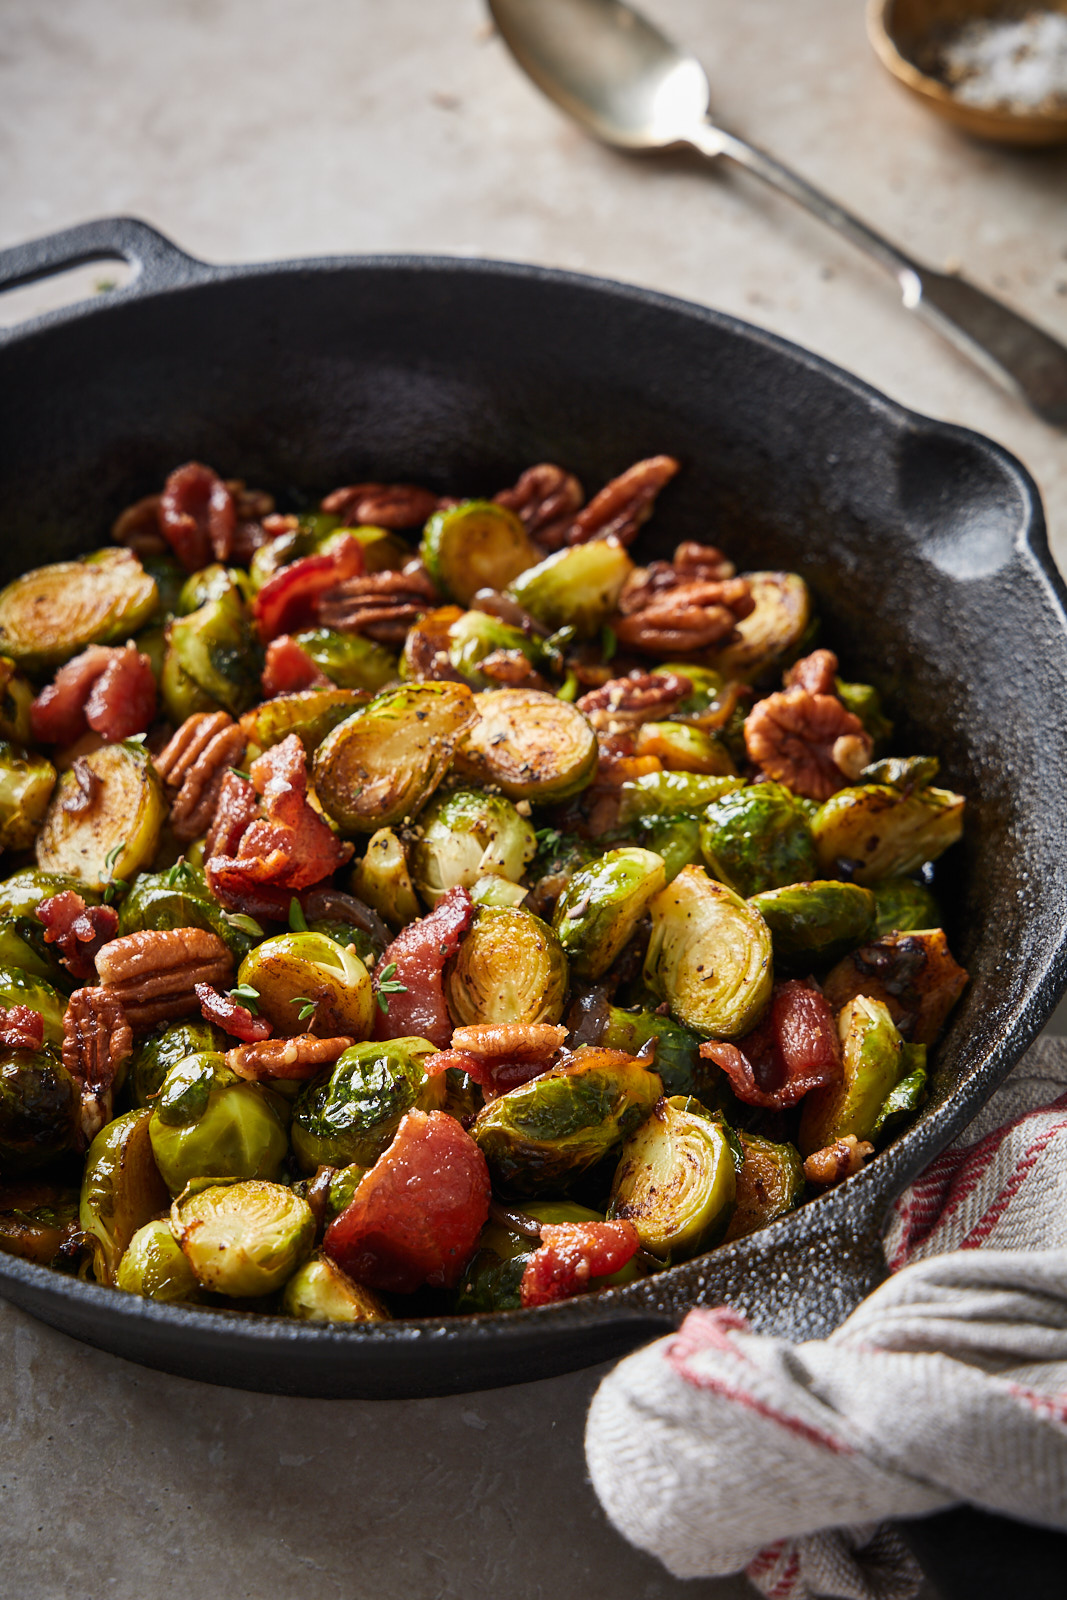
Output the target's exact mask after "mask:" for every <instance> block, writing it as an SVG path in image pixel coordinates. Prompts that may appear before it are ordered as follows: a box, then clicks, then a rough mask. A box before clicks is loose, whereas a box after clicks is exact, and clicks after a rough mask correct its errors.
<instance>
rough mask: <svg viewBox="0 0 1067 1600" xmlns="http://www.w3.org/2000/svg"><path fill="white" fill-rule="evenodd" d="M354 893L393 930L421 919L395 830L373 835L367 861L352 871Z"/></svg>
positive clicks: (362, 861) (369, 841) (402, 849)
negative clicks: (417, 918)
mask: <svg viewBox="0 0 1067 1600" xmlns="http://www.w3.org/2000/svg"><path fill="white" fill-rule="evenodd" d="M352 893H353V894H354V895H358V897H359V898H360V900H362V901H363V902H364V904H365V905H368V906H370V907H371V908H372V910H374V911H376V912H377V913H378V915H379V916H380V917H382V918H384V920H385V921H386V922H388V924H389V926H390V927H391V928H402V927H404V926H405V924H406V923H408V922H413V921H414V919H415V918H416V917H417V916H418V914H419V910H420V907H419V902H418V899H417V898H416V895H415V885H414V884H413V883H412V881H411V875H410V873H409V872H408V862H407V856H406V855H405V853H404V846H403V845H402V844H401V843H400V840H399V839H398V838H397V836H396V834H395V833H394V832H393V830H392V828H379V829H378V831H377V833H372V834H371V836H370V839H369V840H368V842H367V849H366V853H365V855H364V856H363V859H362V860H361V861H357V862H356V864H355V866H354V867H353V869H352Z"/></svg>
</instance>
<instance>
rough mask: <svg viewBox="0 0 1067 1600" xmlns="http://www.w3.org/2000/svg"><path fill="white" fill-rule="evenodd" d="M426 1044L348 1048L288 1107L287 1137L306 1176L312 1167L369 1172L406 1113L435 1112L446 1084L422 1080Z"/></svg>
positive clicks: (429, 1049)
mask: <svg viewBox="0 0 1067 1600" xmlns="http://www.w3.org/2000/svg"><path fill="white" fill-rule="evenodd" d="M435 1050H436V1046H434V1045H432V1044H431V1043H430V1041H429V1040H428V1039H417V1038H403V1039H389V1040H386V1041H385V1042H383V1043H380V1044H379V1043H376V1042H373V1041H371V1042H369V1043H367V1044H357V1045H353V1046H352V1048H351V1049H350V1050H346V1051H345V1053H344V1055H343V1056H341V1057H340V1059H339V1060H338V1062H337V1064H336V1065H335V1066H334V1067H333V1068H332V1069H331V1070H330V1072H329V1073H327V1074H326V1075H325V1076H324V1077H321V1078H315V1079H313V1080H312V1082H311V1083H309V1084H308V1085H307V1086H306V1087H305V1088H304V1089H303V1090H302V1091H301V1094H300V1098H299V1099H298V1100H297V1102H296V1105H295V1106H294V1107H293V1122H292V1128H291V1130H290V1137H291V1139H292V1144H293V1153H294V1154H295V1156H296V1159H297V1160H298V1161H299V1163H300V1165H301V1167H302V1168H303V1169H304V1171H305V1172H314V1171H315V1170H316V1168H317V1167H321V1166H331V1167H340V1166H347V1165H349V1164H350V1163H352V1162H355V1163H357V1164H358V1165H359V1166H361V1167H372V1166H373V1165H374V1163H375V1162H376V1161H377V1159H378V1157H379V1156H380V1155H381V1154H382V1152H383V1151H384V1150H386V1149H387V1148H388V1146H389V1144H390V1143H391V1141H392V1138H393V1135H394V1134H395V1133H396V1130H397V1128H398V1127H399V1126H400V1119H401V1117H402V1116H403V1115H404V1113H405V1112H407V1111H410V1110H411V1109H412V1108H413V1107H417V1108H418V1110H420V1111H433V1110H436V1109H437V1108H438V1107H439V1106H440V1105H441V1103H442V1102H443V1100H444V1094H445V1085H444V1082H443V1080H442V1079H441V1078H440V1077H439V1076H438V1077H435V1078H427V1076H426V1072H425V1062H426V1058H427V1057H428V1056H431V1055H433V1054H434V1053H435Z"/></svg>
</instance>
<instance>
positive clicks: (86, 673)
mask: <svg viewBox="0 0 1067 1600" xmlns="http://www.w3.org/2000/svg"><path fill="white" fill-rule="evenodd" d="M110 659H111V651H110V650H109V649H108V648H107V646H106V645H102V644H91V645H90V646H89V648H88V650H83V651H82V653H81V655H78V656H75V657H74V659H73V660H72V661H68V662H67V664H66V666H63V667H60V669H59V671H58V672H57V673H56V675H55V678H54V679H53V680H52V682H51V683H50V684H49V685H48V687H47V689H42V690H41V692H40V694H39V695H38V696H37V698H36V700H35V701H34V702H33V704H32V705H31V707H30V726H31V728H32V730H33V737H34V738H35V739H36V740H37V741H38V742H39V743H41V744H73V743H74V741H75V739H80V738H81V736H82V734H83V733H84V732H85V731H86V729H87V727H88V723H87V722H86V720H85V703H86V701H87V700H88V698H89V694H90V692H91V690H92V687H93V684H94V683H95V682H96V680H97V678H99V677H100V675H101V673H102V672H103V670H104V668H105V667H106V666H107V664H108V662H109V661H110Z"/></svg>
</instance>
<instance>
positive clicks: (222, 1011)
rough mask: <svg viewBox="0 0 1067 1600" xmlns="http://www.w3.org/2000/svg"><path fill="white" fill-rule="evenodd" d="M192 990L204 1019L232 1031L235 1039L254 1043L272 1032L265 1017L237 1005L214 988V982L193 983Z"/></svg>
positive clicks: (228, 1031)
mask: <svg viewBox="0 0 1067 1600" xmlns="http://www.w3.org/2000/svg"><path fill="white" fill-rule="evenodd" d="M194 992H195V994H196V998H197V999H198V1000H199V1002H200V1015H201V1016H202V1017H203V1019H204V1021H205V1022H214V1023H215V1025H216V1026H217V1027H219V1028H222V1029H224V1030H225V1032H226V1033H232V1034H233V1036H234V1038H235V1039H241V1040H242V1041H243V1042H244V1043H245V1044H255V1043H257V1042H258V1041H259V1040H260V1039H269V1038H270V1036H271V1034H272V1033H273V1032H274V1029H273V1027H272V1026H271V1024H270V1023H269V1022H268V1021H267V1019H266V1017H254V1016H253V1015H252V1013H251V1011H249V1009H248V1007H247V1006H242V1005H239V1004H238V1002H237V1001H236V1000H234V999H233V997H232V996H231V995H228V994H223V993H221V991H220V990H218V989H216V988H215V986H214V984H211V983H198V984H196V985H194Z"/></svg>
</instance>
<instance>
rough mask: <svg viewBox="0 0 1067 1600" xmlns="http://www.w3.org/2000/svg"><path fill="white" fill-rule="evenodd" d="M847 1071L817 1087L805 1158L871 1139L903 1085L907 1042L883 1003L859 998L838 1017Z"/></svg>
mask: <svg viewBox="0 0 1067 1600" xmlns="http://www.w3.org/2000/svg"><path fill="white" fill-rule="evenodd" d="M837 1032H838V1036H839V1038H840V1040H841V1059H842V1064H843V1067H844V1073H843V1076H842V1078H841V1081H840V1082H839V1083H834V1084H830V1085H828V1087H827V1088H825V1089H813V1090H812V1091H811V1093H810V1094H809V1095H807V1096H806V1097H805V1100H804V1110H803V1113H802V1115H801V1118H800V1141H799V1143H800V1151H801V1154H802V1155H804V1156H810V1155H812V1154H813V1153H814V1152H815V1151H816V1150H823V1149H825V1148H826V1146H827V1145H831V1144H833V1143H834V1142H835V1141H836V1140H837V1139H844V1138H845V1137H847V1135H848V1134H850V1133H851V1134H854V1135H855V1137H856V1138H857V1139H869V1138H870V1136H871V1133H872V1132H873V1130H874V1126H875V1124H876V1122H877V1121H878V1117H879V1114H880V1113H881V1110H882V1106H883V1104H884V1103H885V1100H886V1098H887V1096H888V1095H889V1093H890V1091H891V1090H892V1089H895V1088H896V1087H897V1084H898V1083H899V1082H900V1079H901V1076H902V1068H903V1067H904V1066H905V1065H908V1064H909V1063H908V1062H907V1059H906V1058H904V1057H903V1056H902V1049H903V1040H902V1039H901V1037H900V1034H899V1033H898V1032H897V1030H896V1028H895V1027H894V1025H893V1019H892V1017H891V1016H890V1015H889V1012H888V1011H887V1009H886V1007H885V1006H884V1005H883V1004H882V1003H881V1001H880V1000H870V999H868V998H867V996H866V995H857V996H856V998H855V999H854V1000H850V1001H849V1002H848V1004H847V1005H845V1006H843V1007H842V1008H841V1012H840V1014H839V1016H838V1019H837Z"/></svg>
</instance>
